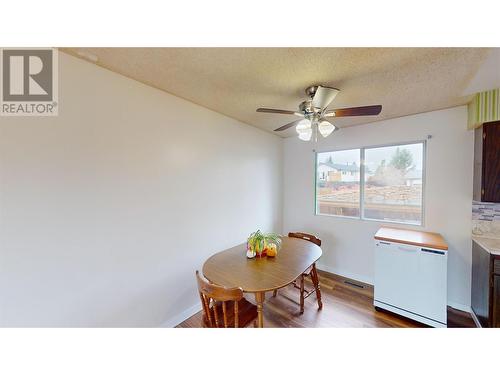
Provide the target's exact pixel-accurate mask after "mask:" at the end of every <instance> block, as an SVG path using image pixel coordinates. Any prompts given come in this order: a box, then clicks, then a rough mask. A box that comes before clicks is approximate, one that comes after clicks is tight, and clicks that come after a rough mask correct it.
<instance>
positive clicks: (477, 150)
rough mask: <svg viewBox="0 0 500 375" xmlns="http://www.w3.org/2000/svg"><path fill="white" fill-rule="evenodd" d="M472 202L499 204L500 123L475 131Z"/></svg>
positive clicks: (487, 125)
mask: <svg viewBox="0 0 500 375" xmlns="http://www.w3.org/2000/svg"><path fill="white" fill-rule="evenodd" d="M474 200H475V201H480V202H500V121H495V122H487V123H485V124H483V125H482V126H481V127H479V128H477V129H476V130H475V134H474Z"/></svg>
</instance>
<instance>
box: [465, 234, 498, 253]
mask: <svg viewBox="0 0 500 375" xmlns="http://www.w3.org/2000/svg"><path fill="white" fill-rule="evenodd" d="M472 240H473V241H474V242H476V243H477V244H478V245H479V246H481V247H482V248H483V249H485V250H486V251H487V252H489V253H490V254H492V255H500V238H489V237H481V236H472Z"/></svg>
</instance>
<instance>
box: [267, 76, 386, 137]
mask: <svg viewBox="0 0 500 375" xmlns="http://www.w3.org/2000/svg"><path fill="white" fill-rule="evenodd" d="M339 91H340V90H339V89H336V88H333V87H326V86H311V87H308V88H307V89H306V94H307V95H308V96H309V99H307V100H305V101H303V102H302V103H300V104H299V110H298V111H288V110H284V109H272V108H257V112H265V113H278V114H282V115H296V116H299V117H303V118H302V119H300V120H296V121H292V122H290V123H288V124H286V125H283V126H280V127H279V128H277V129H274V131H276V132H280V131H283V130H286V129H289V128H291V127H292V126H295V129H296V131H297V133H298V134H299V138H300V139H301V140H303V141H309V140H310V139H311V138H312V136H313V135H314V137H313V139H314V140H315V141H317V140H318V132H319V133H320V134H321V135H322V136H323V137H324V138H326V137H328V136H329V135H330V134H331V133H332V132H334V131H335V130H338V127H337V126H335V125H334V124H332V120H333V118H335V117H347V116H374V115H378V114H379V113H380V111H382V106H381V105H369V106H364V107H352V108H341V109H334V110H327V107H328V106H329V105H330V103H331V102H332V101H333V99H335V97H336V96H337V94H338V93H339Z"/></svg>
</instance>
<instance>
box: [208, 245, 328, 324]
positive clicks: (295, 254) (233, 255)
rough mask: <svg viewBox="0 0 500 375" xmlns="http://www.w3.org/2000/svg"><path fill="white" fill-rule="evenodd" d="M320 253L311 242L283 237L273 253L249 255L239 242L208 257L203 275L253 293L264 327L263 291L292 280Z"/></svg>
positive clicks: (319, 249)
mask: <svg viewBox="0 0 500 375" xmlns="http://www.w3.org/2000/svg"><path fill="white" fill-rule="evenodd" d="M321 255H322V251H321V248H320V247H319V246H318V245H316V244H313V243H312V242H309V241H306V240H302V239H298V238H290V237H283V238H282V243H281V248H280V251H279V252H278V255H277V256H276V257H273V258H269V257H267V258H266V257H265V258H253V259H248V258H247V257H246V244H241V245H238V246H235V247H233V248H231V249H228V250H224V251H221V252H219V253H217V254H214V255H212V256H211V257H210V258H208V259H207V260H206V261H205V263H204V264H203V275H204V276H205V277H206V278H207V280H209V281H210V282H212V283H214V284H217V285H221V286H224V287H227V288H232V287H240V288H242V289H243V292H245V293H255V301H256V303H257V314H258V326H259V327H263V326H264V317H263V306H264V300H265V292H268V291H272V290H275V289H279V288H282V287H284V286H287V285H288V284H290V283H292V282H293V281H294V280H296V279H297V278H298V277H300V275H301V274H302V273H303V272H304V271H306V270H307V269H308V268H309V267H310V266H312V265H313V264H314V263H315V262H316V261H317V260H318V259H319V258H320V257H321Z"/></svg>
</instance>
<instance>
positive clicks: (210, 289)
mask: <svg viewBox="0 0 500 375" xmlns="http://www.w3.org/2000/svg"><path fill="white" fill-rule="evenodd" d="M196 280H197V281H198V291H199V292H200V298H201V304H202V306H203V314H204V318H205V324H206V325H207V326H208V327H212V328H219V327H225V328H228V320H229V319H228V317H229V315H232V314H231V312H230V311H228V309H227V305H228V304H227V302H233V304H234V315H232V316H233V317H234V328H238V301H239V300H241V299H242V298H243V289H241V288H224V287H222V286H219V285H215V284H211V283H209V282H208V281H206V280H205V279H203V278H202V277H201V276H200V273H199V271H196ZM218 302H220V303H218ZM220 305H222V317H221V316H219V315H220V314H221V311H220ZM229 305H232V304H229ZM221 318H222V320H221Z"/></svg>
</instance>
